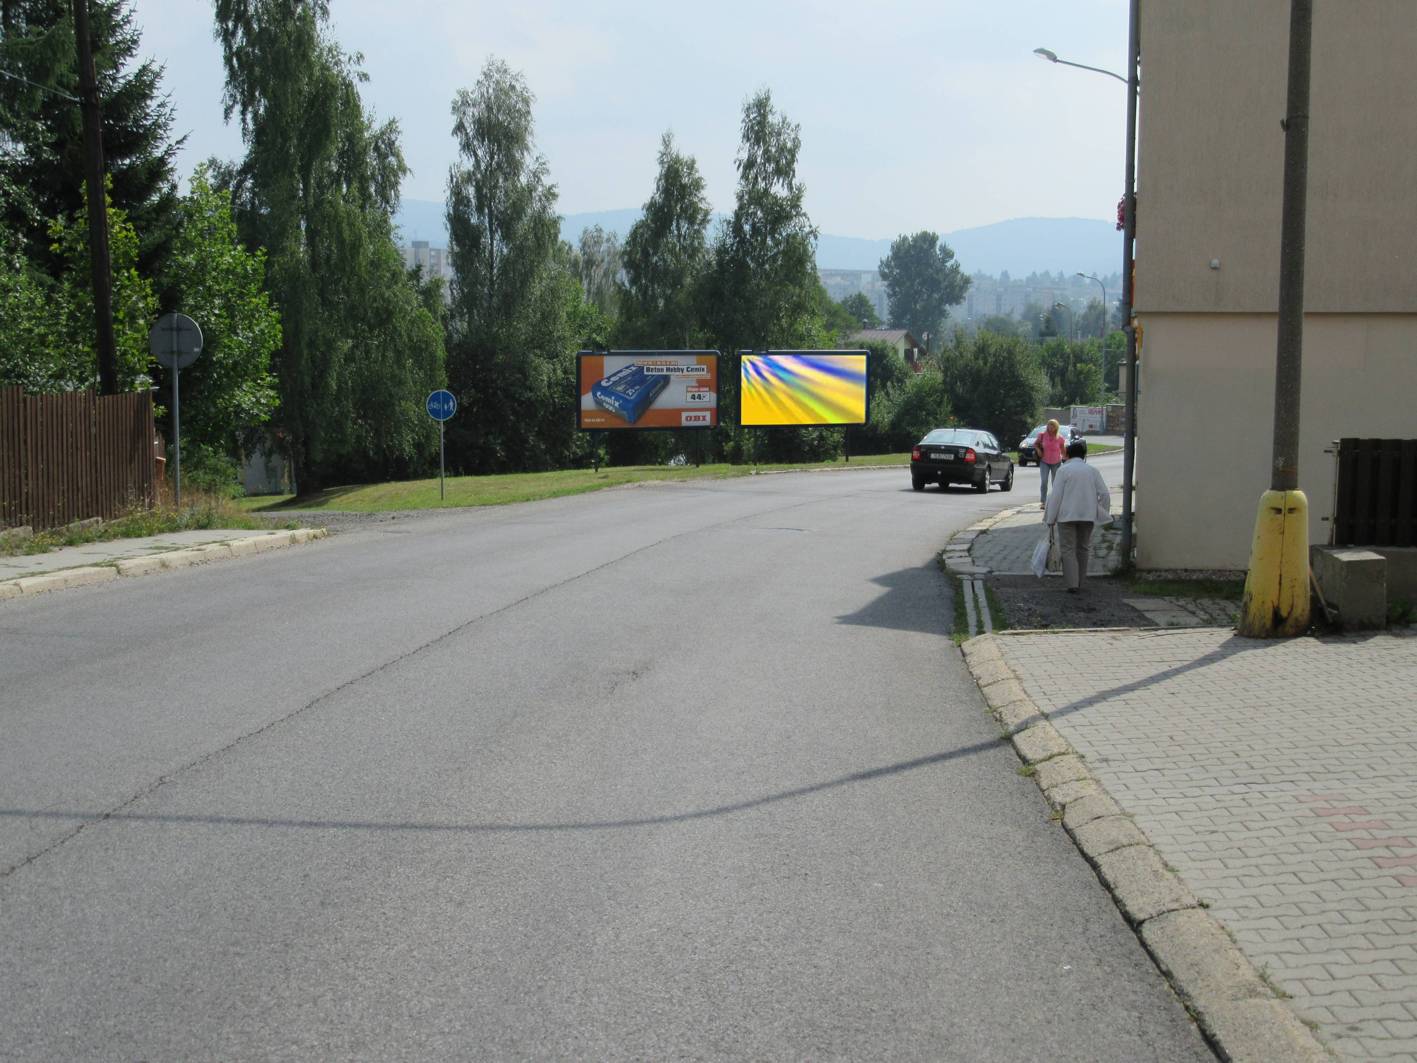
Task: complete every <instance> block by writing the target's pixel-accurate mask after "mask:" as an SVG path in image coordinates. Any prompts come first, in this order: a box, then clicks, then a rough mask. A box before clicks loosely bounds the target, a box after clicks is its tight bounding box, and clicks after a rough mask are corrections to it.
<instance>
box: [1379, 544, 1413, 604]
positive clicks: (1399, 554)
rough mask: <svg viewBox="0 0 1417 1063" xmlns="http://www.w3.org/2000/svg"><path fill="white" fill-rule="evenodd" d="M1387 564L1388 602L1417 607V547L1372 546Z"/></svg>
mask: <svg viewBox="0 0 1417 1063" xmlns="http://www.w3.org/2000/svg"><path fill="white" fill-rule="evenodd" d="M1368 549H1369V550H1371V551H1373V553H1375V554H1379V555H1381V556H1382V558H1383V560H1384V561H1386V562H1387V600H1388V601H1389V602H1411V603H1412V604H1413V605H1417V546H1370V547H1368Z"/></svg>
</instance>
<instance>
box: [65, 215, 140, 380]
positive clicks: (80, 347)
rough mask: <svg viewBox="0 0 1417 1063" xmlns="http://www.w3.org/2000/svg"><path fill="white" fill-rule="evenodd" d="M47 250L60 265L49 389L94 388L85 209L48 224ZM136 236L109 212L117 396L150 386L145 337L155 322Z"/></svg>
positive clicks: (95, 353)
mask: <svg viewBox="0 0 1417 1063" xmlns="http://www.w3.org/2000/svg"><path fill="white" fill-rule="evenodd" d="M49 234H50V238H51V244H50V250H51V252H52V253H53V255H54V257H55V258H56V259H57V261H59V262H60V263H62V265H63V272H62V274H61V275H60V278H59V283H58V285H57V286H56V288H55V305H54V307H53V309H52V311H51V318H52V320H53V321H54V323H55V333H54V336H53V340H52V343H53V355H54V357H55V359H56V361H55V362H54V365H55V370H56V374H55V376H54V377H53V378H52V380H51V383H50V387H49V390H74V389H77V388H87V387H95V386H96V383H97V376H98V351H97V349H96V337H95V335H94V326H93V323H94V309H93V272H92V270H91V269H90V263H89V226H88V212H87V209H85V210H81V211H80V212H79V213H78V214H76V215H74V216H73V217H65V218H60V219H58V220H57V221H54V222H52V223H51V224H50V228H49ZM139 246H140V244H139V240H138V234H137V231H136V230H135V229H134V228H133V226H132V224H131V223H130V222H129V221H128V217H127V215H126V214H124V212H123V211H122V210H120V209H118V208H117V207H114V206H113V205H112V204H110V205H109V209H108V253H109V263H110V273H111V277H112V289H111V294H112V300H113V335H114V340H115V348H116V354H117V377H118V380H117V384H118V391H119V392H120V393H121V392H124V391H133V390H135V389H137V388H140V387H145V386H147V385H148V384H149V383H150V382H151V381H150V378H149V376H148V368H149V364H150V362H151V354H150V353H149V351H148V332H149V330H150V329H151V328H152V326H153V322H154V321H155V320H156V319H157V297H156V296H155V295H154V294H153V286H152V283H151V282H150V281H149V280H148V279H147V278H146V277H144V276H143V275H142V273H141V272H139V270H138V253H139Z"/></svg>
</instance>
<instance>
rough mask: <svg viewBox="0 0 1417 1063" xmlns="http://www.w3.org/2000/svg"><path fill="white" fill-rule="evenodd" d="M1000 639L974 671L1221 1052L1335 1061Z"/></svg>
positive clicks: (1294, 1061)
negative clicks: (1118, 797) (1051, 711)
mask: <svg viewBox="0 0 1417 1063" xmlns="http://www.w3.org/2000/svg"><path fill="white" fill-rule="evenodd" d="M1055 633H1056V632H1049V634H1055ZM1010 634H1012V632H1010ZM999 637H1000V636H995V635H978V636H975V637H974V638H972V639H970V640H969V641H967V642H965V643H964V645H963V646H962V647H961V650H962V652H963V655H964V659H965V663H966V664H967V665H968V667H969V669H970V674H971V675H973V676H975V682H976V683H978V684H979V686H980V691H981V693H982V694H983V695H984V700H985V702H986V703H987V704H988V706H989V709H990V711H991V712H992V713H993V715H994V717H995V718H996V719H997V720H998V721H999V723H1000V725H1001V726H1003V727H1004V728H1005V729H1006V730H1008V732H1009V733H1010V735H1011V736H1012V740H1013V743H1014V749H1015V750H1016V751H1017V753H1018V755H1019V758H1020V759H1021V760H1022V761H1023V762H1024V763H1025V764H1028V765H1030V766H1032V767H1033V769H1034V770H1033V777H1034V781H1035V782H1036V783H1037V784H1038V786H1039V788H1040V789H1041V790H1042V791H1043V795H1044V797H1045V798H1047V800H1048V803H1049V804H1050V805H1051V806H1052V807H1053V808H1054V809H1055V810H1057V811H1058V812H1061V813H1062V821H1063V828H1064V829H1065V830H1066V831H1067V832H1068V835H1069V836H1070V837H1071V838H1072V839H1073V843H1074V844H1075V845H1076V846H1077V847H1078V851H1079V852H1081V853H1082V855H1083V857H1084V858H1085V859H1086V860H1087V861H1088V863H1090V864H1091V865H1092V866H1093V868H1094V869H1095V870H1096V872H1097V876H1098V878H1099V879H1101V881H1102V883H1103V884H1104V885H1105V886H1106V887H1107V890H1108V892H1110V893H1111V894H1112V899H1113V900H1114V901H1115V902H1116V904H1117V907H1118V908H1119V909H1120V910H1121V912H1122V914H1123V916H1125V917H1126V919H1127V921H1128V922H1129V923H1130V924H1131V925H1132V927H1133V928H1134V929H1135V930H1136V933H1137V936H1138V938H1139V939H1140V940H1141V943H1142V945H1143V946H1144V947H1145V948H1146V950H1147V953H1148V954H1149V955H1150V956H1151V958H1152V962H1154V963H1155V964H1156V966H1157V969H1158V970H1160V971H1161V973H1162V975H1163V976H1165V978H1166V979H1167V981H1168V982H1169V983H1170V984H1171V987H1172V988H1173V989H1174V990H1175V992H1176V995H1177V996H1179V997H1180V998H1181V1001H1182V1002H1183V1003H1184V1004H1185V1005H1186V1009H1187V1010H1188V1011H1189V1012H1190V1013H1191V1015H1192V1016H1194V1018H1195V1020H1196V1023H1197V1025H1199V1027H1200V1029H1201V1031H1202V1032H1203V1033H1204V1034H1205V1036H1206V1039H1207V1040H1208V1041H1209V1042H1210V1044H1211V1046H1212V1047H1213V1048H1214V1049H1215V1050H1216V1053H1217V1054H1218V1055H1219V1056H1220V1058H1221V1059H1224V1060H1237V1061H1245V1063H1331V1060H1332V1057H1331V1056H1330V1055H1329V1054H1328V1052H1327V1051H1326V1050H1325V1049H1324V1048H1323V1046H1322V1045H1321V1044H1320V1043H1319V1042H1318V1040H1317V1039H1315V1037H1314V1035H1313V1033H1311V1032H1310V1030H1309V1029H1308V1027H1306V1026H1305V1025H1304V1024H1303V1023H1302V1022H1300V1021H1299V1019H1298V1017H1297V1016H1295V1014H1294V1012H1293V1011H1292V1010H1290V1008H1289V1007H1288V1005H1286V1004H1285V1003H1284V1001H1283V1000H1281V999H1280V998H1279V997H1277V996H1276V995H1275V993H1274V991H1273V990H1272V989H1271V988H1270V987H1269V985H1267V984H1266V983H1265V981H1264V979H1263V978H1261V977H1260V975H1259V973H1258V972H1257V971H1256V970H1255V967H1254V965H1253V964H1252V963H1251V962H1250V960H1249V958H1248V957H1246V956H1245V954H1244V953H1243V952H1241V951H1240V950H1239V949H1238V948H1237V947H1236V946H1235V944H1234V942H1232V941H1231V940H1230V937H1229V935H1228V934H1226V932H1225V930H1224V928H1223V927H1222V926H1221V925H1220V924H1219V923H1218V922H1217V921H1216V920H1215V918H1214V917H1212V916H1211V915H1210V913H1209V912H1207V911H1206V910H1205V909H1204V908H1202V907H1201V902H1200V900H1199V899H1198V898H1197V897H1196V895H1195V894H1194V893H1192V892H1191V890H1190V887H1188V886H1187V885H1186V884H1185V883H1184V882H1183V881H1182V880H1181V878H1180V877H1179V876H1178V875H1177V874H1176V873H1175V872H1174V871H1172V870H1171V869H1169V868H1168V867H1167V866H1166V864H1165V862H1164V861H1163V860H1162V859H1161V857H1160V855H1159V854H1158V853H1157V851H1156V849H1155V848H1154V847H1153V846H1152V845H1151V843H1150V841H1149V840H1148V839H1147V837H1146V835H1145V833H1143V832H1142V830H1141V829H1140V828H1138V827H1137V825H1136V824H1135V823H1133V822H1132V821H1131V820H1130V819H1129V818H1128V817H1127V816H1126V815H1125V814H1123V811H1122V809H1121V807H1120V806H1118V804H1117V802H1116V801H1114V800H1113V799H1112V797H1111V796H1110V795H1109V794H1108V793H1107V791H1106V790H1105V789H1104V788H1103V786H1102V784H1101V783H1100V782H1098V780H1097V779H1096V777H1095V776H1093V774H1092V773H1091V772H1090V771H1089V770H1088V768H1087V765H1086V764H1085V763H1084V762H1083V760H1082V758H1081V757H1079V756H1078V755H1077V753H1076V751H1075V750H1073V748H1072V746H1071V745H1070V744H1069V743H1068V741H1067V739H1065V738H1064V737H1063V736H1062V734H1061V733H1060V732H1059V731H1058V730H1057V729H1056V728H1055V727H1054V726H1053V725H1052V724H1051V723H1049V722H1047V716H1046V715H1045V714H1044V713H1043V712H1042V711H1041V710H1040V709H1039V708H1038V706H1037V705H1036V704H1034V702H1033V700H1032V699H1031V698H1029V697H1028V695H1027V694H1026V693H1025V692H1024V690H1023V684H1022V683H1020V682H1019V680H1018V677H1017V676H1016V675H1014V674H1013V671H1012V669H1010V668H1009V667H1008V662H1007V661H1006V660H1005V659H1004V656H1003V653H1002V650H1001V649H1000V647H999V645H998V642H997V639H998V638H999ZM1001 665H1002V666H1003V667H1002V670H1001V668H1000V666H1001Z"/></svg>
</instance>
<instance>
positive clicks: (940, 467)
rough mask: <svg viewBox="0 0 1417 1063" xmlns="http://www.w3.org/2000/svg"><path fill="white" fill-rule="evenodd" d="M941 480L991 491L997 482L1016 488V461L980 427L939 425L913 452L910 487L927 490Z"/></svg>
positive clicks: (911, 453) (942, 487)
mask: <svg viewBox="0 0 1417 1063" xmlns="http://www.w3.org/2000/svg"><path fill="white" fill-rule="evenodd" d="M927 483H937V484H939V485H940V488H941V490H943V489H944V488H945V487H947V486H948V485H950V484H969V485H970V486H971V487H973V488H974V489H975V490H976V491H981V492H982V491H987V490H989V485H990V484H991V483H996V484H998V485H999V486H1000V488H1002V489H1003V490H1005V491H1012V490H1013V488H1014V462H1013V459H1012V458H1010V457H1009V456H1008V455H1007V454H1005V453H1004V451H1003V448H1002V447H1000V446H999V441H998V440H997V439H995V438H994V437H993V436H992V435H990V434H989V433H988V432H985V431H984V430H983V429H980V428H936V429H934V430H933V431H931V432H929V433H928V434H926V436H925V438H924V439H922V440H921V441H920V442H919V443H917V444H915V448H914V449H913V450H912V451H911V452H910V486H911V487H913V488H915V490H917V491H923V490H925V485H926V484H927Z"/></svg>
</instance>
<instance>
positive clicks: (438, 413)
mask: <svg viewBox="0 0 1417 1063" xmlns="http://www.w3.org/2000/svg"><path fill="white" fill-rule="evenodd" d="M427 407H428V416H429V417H431V418H433V420H435V421H446V420H448V419H449V418H450V417H452V416H453V414H455V413H457V412H458V400H457V399H456V398H455V397H454V396H453V393H452V392H451V391H447V390H445V389H442V388H440V389H439V390H437V391H434V392H431V393H430V394H429V396H428V402H427Z"/></svg>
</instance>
